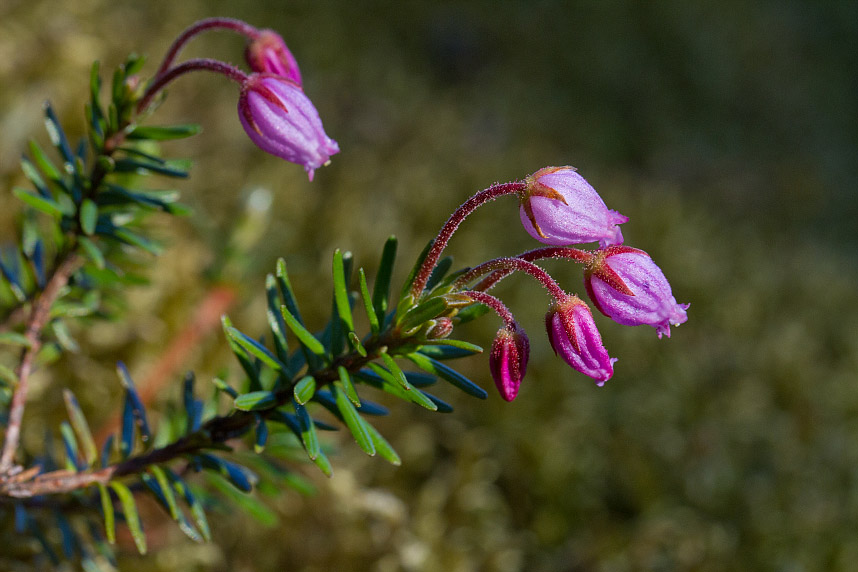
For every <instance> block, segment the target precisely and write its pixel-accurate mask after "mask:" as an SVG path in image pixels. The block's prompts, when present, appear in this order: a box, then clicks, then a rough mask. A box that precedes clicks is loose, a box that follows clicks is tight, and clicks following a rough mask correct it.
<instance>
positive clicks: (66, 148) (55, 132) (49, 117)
mask: <svg viewBox="0 0 858 572" xmlns="http://www.w3.org/2000/svg"><path fill="white" fill-rule="evenodd" d="M45 128H46V129H47V131H48V137H50V139H51V143H53V145H54V147H56V148H57V150H58V151H59V152H60V155H62V158H63V161H65V164H66V170H67V171H68V172H71V170H72V168H73V166H74V155H73V154H72V150H71V145H69V141H68V138H66V134H65V132H64V131H63V128H62V126H60V122H59V120H58V119H57V116H56V114H55V113H54V110H53V108H51V104H49V103H46V104H45Z"/></svg>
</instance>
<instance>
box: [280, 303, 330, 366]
mask: <svg viewBox="0 0 858 572" xmlns="http://www.w3.org/2000/svg"><path fill="white" fill-rule="evenodd" d="M280 313H281V315H282V316H283V320H284V321H285V322H286V326H288V327H289V329H290V330H292V333H293V334H295V337H296V338H298V340H299V341H300V342H301V344H302V345H303V346H304V347H306V348H307V349H308V350H310V352H312V353H313V354H315V355H317V356H319V357H321V358H324V357H325V346H323V345H322V342H320V341H319V340H317V339H316V336H314V335H313V334H312V333H311V332H310V330H308V329H307V328H305V327H304V326H303V324H301V322H300V321H298V318H297V317H295V316H293V315H292V314H291V313H290V311H289V309H288V308H287V307H286V306H281V307H280Z"/></svg>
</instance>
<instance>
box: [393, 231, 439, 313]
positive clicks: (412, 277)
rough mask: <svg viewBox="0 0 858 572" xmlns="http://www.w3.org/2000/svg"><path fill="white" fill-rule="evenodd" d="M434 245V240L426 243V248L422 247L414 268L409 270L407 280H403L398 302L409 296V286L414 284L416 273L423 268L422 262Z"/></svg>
mask: <svg viewBox="0 0 858 572" xmlns="http://www.w3.org/2000/svg"><path fill="white" fill-rule="evenodd" d="M434 243H435V239H434V238H433V239H431V240H430V241H429V242H427V243H426V246H425V247H423V251H422V252H421V253H420V256H418V257H417V260H416V261H415V262H414V266H413V267H412V268H411V272H409V273H408V278H406V279H405V283H404V284H403V285H402V292H400V294H399V299H400V300H402V299H403V298H405V297H406V296H407V295H408V294H409V291H410V290H411V286H412V285H413V284H414V280H415V279H416V278H417V273H418V272H420V268H421V267H422V266H423V261H425V260H426V257H427V256H428V255H429V250H430V249H431V248H432V245H433V244H434ZM418 297H419V295H418Z"/></svg>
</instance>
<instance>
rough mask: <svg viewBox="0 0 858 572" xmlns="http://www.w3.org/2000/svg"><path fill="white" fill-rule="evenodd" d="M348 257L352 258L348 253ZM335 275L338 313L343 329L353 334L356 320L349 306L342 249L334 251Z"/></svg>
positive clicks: (335, 295) (335, 296)
mask: <svg viewBox="0 0 858 572" xmlns="http://www.w3.org/2000/svg"><path fill="white" fill-rule="evenodd" d="M346 256H349V257H351V255H350V254H348V253H346ZM333 275H334V301H335V302H336V306H337V313H338V314H339V316H340V320H341V321H342V325H343V328H344V329H345V331H346V332H353V331H354V329H355V326H354V320H353V319H352V310H351V305H350V304H349V290H348V284H346V274H345V266H344V264H343V253H342V252H341V251H340V249H337V250H335V251H334V263H333Z"/></svg>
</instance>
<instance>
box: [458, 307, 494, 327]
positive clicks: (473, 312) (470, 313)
mask: <svg viewBox="0 0 858 572" xmlns="http://www.w3.org/2000/svg"><path fill="white" fill-rule="evenodd" d="M489 311H491V308H489V307H488V306H486V305H485V304H472V305H471V306H468V307H467V308H464V309H462V310H459V312H458V313H457V314H456V319H457V320H458V322H459V324H467V323H468V322H470V321H472V320H476V319H477V318H479V317H480V316H484V315H485V314H487V313H488V312H489Z"/></svg>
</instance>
